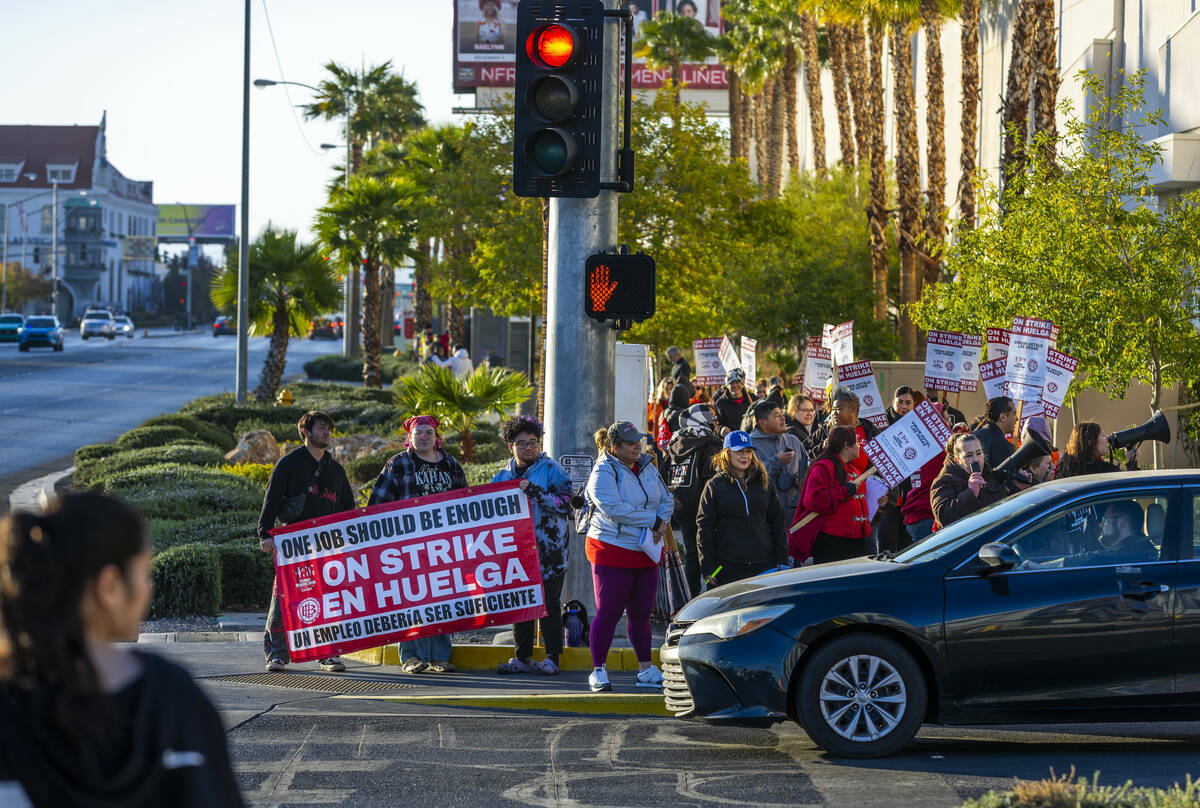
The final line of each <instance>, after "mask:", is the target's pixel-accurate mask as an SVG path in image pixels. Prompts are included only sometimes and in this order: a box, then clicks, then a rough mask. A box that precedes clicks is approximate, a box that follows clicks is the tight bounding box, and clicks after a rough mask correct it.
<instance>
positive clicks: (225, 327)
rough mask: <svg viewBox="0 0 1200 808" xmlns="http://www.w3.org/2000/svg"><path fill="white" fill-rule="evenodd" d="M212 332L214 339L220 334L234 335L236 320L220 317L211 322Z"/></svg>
mask: <svg viewBox="0 0 1200 808" xmlns="http://www.w3.org/2000/svg"><path fill="white" fill-rule="evenodd" d="M212 332H213V336H214V337H219V336H221V335H222V334H236V333H237V320H234V319H233V318H232V317H226V316H225V315H221V316H220V317H218V318H217V319H215V320H213V324H212Z"/></svg>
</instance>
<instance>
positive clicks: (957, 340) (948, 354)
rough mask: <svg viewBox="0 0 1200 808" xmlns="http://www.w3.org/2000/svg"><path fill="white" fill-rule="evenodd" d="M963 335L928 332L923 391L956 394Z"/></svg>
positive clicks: (949, 332)
mask: <svg viewBox="0 0 1200 808" xmlns="http://www.w3.org/2000/svg"><path fill="white" fill-rule="evenodd" d="M962 338H963V335H962V334H960V333H958V332H957V331H930V332H929V337H928V339H927V340H926V345H925V389H926V390H945V391H946V392H948V393H957V392H958V389H959V388H958V379H959V376H961V375H962V372H961V371H960V370H959V367H958V363H959V357H960V356H961V355H962Z"/></svg>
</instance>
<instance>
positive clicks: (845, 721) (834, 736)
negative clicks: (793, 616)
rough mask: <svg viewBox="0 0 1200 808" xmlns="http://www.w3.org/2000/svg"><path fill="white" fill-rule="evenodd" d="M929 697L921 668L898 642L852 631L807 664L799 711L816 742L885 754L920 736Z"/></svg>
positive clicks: (851, 753) (834, 749)
mask: <svg viewBox="0 0 1200 808" xmlns="http://www.w3.org/2000/svg"><path fill="white" fill-rule="evenodd" d="M927 695H928V694H927V688H926V686H925V679H924V677H923V676H922V674H921V669H920V667H919V666H918V665H917V663H916V661H915V660H914V659H913V658H912V655H911V654H909V653H908V652H907V651H905V650H904V648H902V647H901V646H900V645H899V644H898V643H896V642H893V641H892V640H889V639H887V638H886V637H879V636H875V635H873V634H852V635H849V636H846V637H842V638H840V639H837V640H834V641H832V642H831V643H829V645H826V646H825V647H823V648H820V649H819V650H818V651H817V652H816V653H815V654H813V656H812V658H811V659H810V660H809V661H808V663H807V664H806V665H805V666H804V671H803V673H802V674H801V679H800V684H799V687H798V688H797V689H796V714H797V715H798V716H799V717H800V723H801V725H803V727H804V729H805V731H806V732H807V733H808V736H809V737H810V738H812V740H813V742H814V743H816V744H817V746H819V747H821V748H822V749H824V750H826V751H828V752H830V753H832V754H834V755H838V756H839V757H849V758H873V757H884V756H886V755H890V754H892V753H893V752H895V751H896V750H898V749H900V748H901V747H902V746H904V745H905V744H907V743H908V742H909V741H911V740H912V738H913V736H914V735H916V734H917V730H918V729H920V728H921V722H922V721H923V720H924V718H925V703H926V698H927Z"/></svg>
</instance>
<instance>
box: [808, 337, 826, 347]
mask: <svg viewBox="0 0 1200 808" xmlns="http://www.w3.org/2000/svg"><path fill="white" fill-rule="evenodd" d="M805 347H806V348H807V347H812V348H824V347H825V340H824V338H823V337H809V338H808V342H806V343H805Z"/></svg>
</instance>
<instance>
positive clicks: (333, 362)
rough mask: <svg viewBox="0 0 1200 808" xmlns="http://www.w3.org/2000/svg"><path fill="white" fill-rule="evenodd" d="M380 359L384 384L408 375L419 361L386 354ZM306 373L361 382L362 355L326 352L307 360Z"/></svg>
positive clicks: (307, 374) (316, 377)
mask: <svg viewBox="0 0 1200 808" xmlns="http://www.w3.org/2000/svg"><path fill="white" fill-rule="evenodd" d="M379 360H380V362H379V364H380V371H381V373H382V376H383V383H384V384H391V383H392V382H393V381H394V380H395V379H396V378H397V377H399V376H407V375H408V374H410V373H412V372H414V371H415V370H416V369H417V363H416V362H414V361H413V360H412V359H411V358H410V357H408V356H391V355H389V354H384V355H382V356H380V357H379ZM304 373H305V375H306V376H308V378H310V379H334V380H337V381H344V382H360V381H362V377H363V362H362V358H361V357H360V358H355V357H352V356H342V355H341V354H324V355H323V356H318V357H317V358H316V359H310V360H309V361H307V362H305V363H304ZM293 395H295V393H294V392H293Z"/></svg>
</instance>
